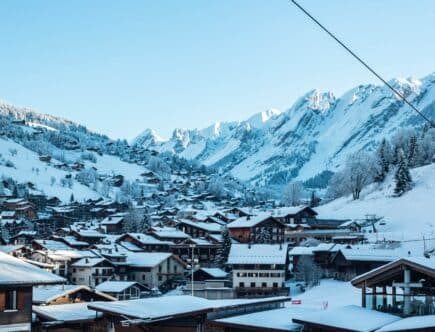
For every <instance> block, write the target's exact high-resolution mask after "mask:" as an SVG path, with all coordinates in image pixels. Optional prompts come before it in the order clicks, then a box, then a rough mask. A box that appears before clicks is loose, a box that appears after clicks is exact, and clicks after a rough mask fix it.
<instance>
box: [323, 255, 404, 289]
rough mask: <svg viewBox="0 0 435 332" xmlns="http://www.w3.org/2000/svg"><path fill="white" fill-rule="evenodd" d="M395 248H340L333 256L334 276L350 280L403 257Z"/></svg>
mask: <svg viewBox="0 0 435 332" xmlns="http://www.w3.org/2000/svg"><path fill="white" fill-rule="evenodd" d="M402 255H403V253H402V252H401V251H399V250H395V249H340V250H339V251H338V252H337V253H335V255H334V256H332V258H331V265H332V268H333V269H334V271H335V272H334V277H335V278H337V279H340V280H345V281H349V280H351V279H352V278H354V277H355V276H357V275H359V274H362V273H365V272H368V271H370V270H373V269H375V268H378V267H380V266H382V265H384V264H386V263H389V262H392V261H394V260H396V259H399V258H401V256H402Z"/></svg>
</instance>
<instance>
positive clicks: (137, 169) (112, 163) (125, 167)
mask: <svg viewBox="0 0 435 332" xmlns="http://www.w3.org/2000/svg"><path fill="white" fill-rule="evenodd" d="M95 156H96V158H97V162H96V163H93V162H90V161H87V162H85V164H86V166H87V167H92V166H93V167H95V168H97V171H98V173H101V174H107V175H112V174H114V175H117V174H122V175H123V176H124V177H125V179H126V180H130V181H133V180H135V179H140V178H141V176H140V174H141V173H143V172H144V171H145V167H143V166H139V165H137V164H132V163H128V162H125V161H122V160H121V159H119V157H116V156H110V155H106V154H105V155H102V156H100V155H97V154H95Z"/></svg>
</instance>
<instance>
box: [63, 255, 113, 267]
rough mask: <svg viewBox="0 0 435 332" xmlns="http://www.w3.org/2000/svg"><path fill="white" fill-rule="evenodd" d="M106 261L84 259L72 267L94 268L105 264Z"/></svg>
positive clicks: (103, 259) (99, 258)
mask: <svg viewBox="0 0 435 332" xmlns="http://www.w3.org/2000/svg"><path fill="white" fill-rule="evenodd" d="M105 260H106V259H105V258H101V257H89V258H82V259H80V260H78V261H77V262H75V263H74V264H71V266H74V267H92V266H95V265H97V264H100V263H101V262H104V261H105Z"/></svg>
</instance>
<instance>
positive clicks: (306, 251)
mask: <svg viewBox="0 0 435 332" xmlns="http://www.w3.org/2000/svg"><path fill="white" fill-rule="evenodd" d="M315 248H316V247H302V246H298V247H294V248H292V249H291V250H290V251H289V253H288V254H289V256H302V255H303V256H312V255H313V250H314V249H315Z"/></svg>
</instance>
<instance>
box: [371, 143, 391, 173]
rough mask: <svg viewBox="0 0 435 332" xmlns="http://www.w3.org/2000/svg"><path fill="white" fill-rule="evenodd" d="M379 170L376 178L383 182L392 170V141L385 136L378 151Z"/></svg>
mask: <svg viewBox="0 0 435 332" xmlns="http://www.w3.org/2000/svg"><path fill="white" fill-rule="evenodd" d="M375 158H376V163H377V170H376V175H375V176H374V180H375V181H376V182H383V181H384V180H385V178H386V176H387V174H388V172H389V171H390V164H391V158H392V151H391V145H390V143H389V142H388V141H387V140H386V139H385V138H384V139H383V140H382V142H381V144H380V145H379V148H378V149H377V151H376V157H375Z"/></svg>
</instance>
